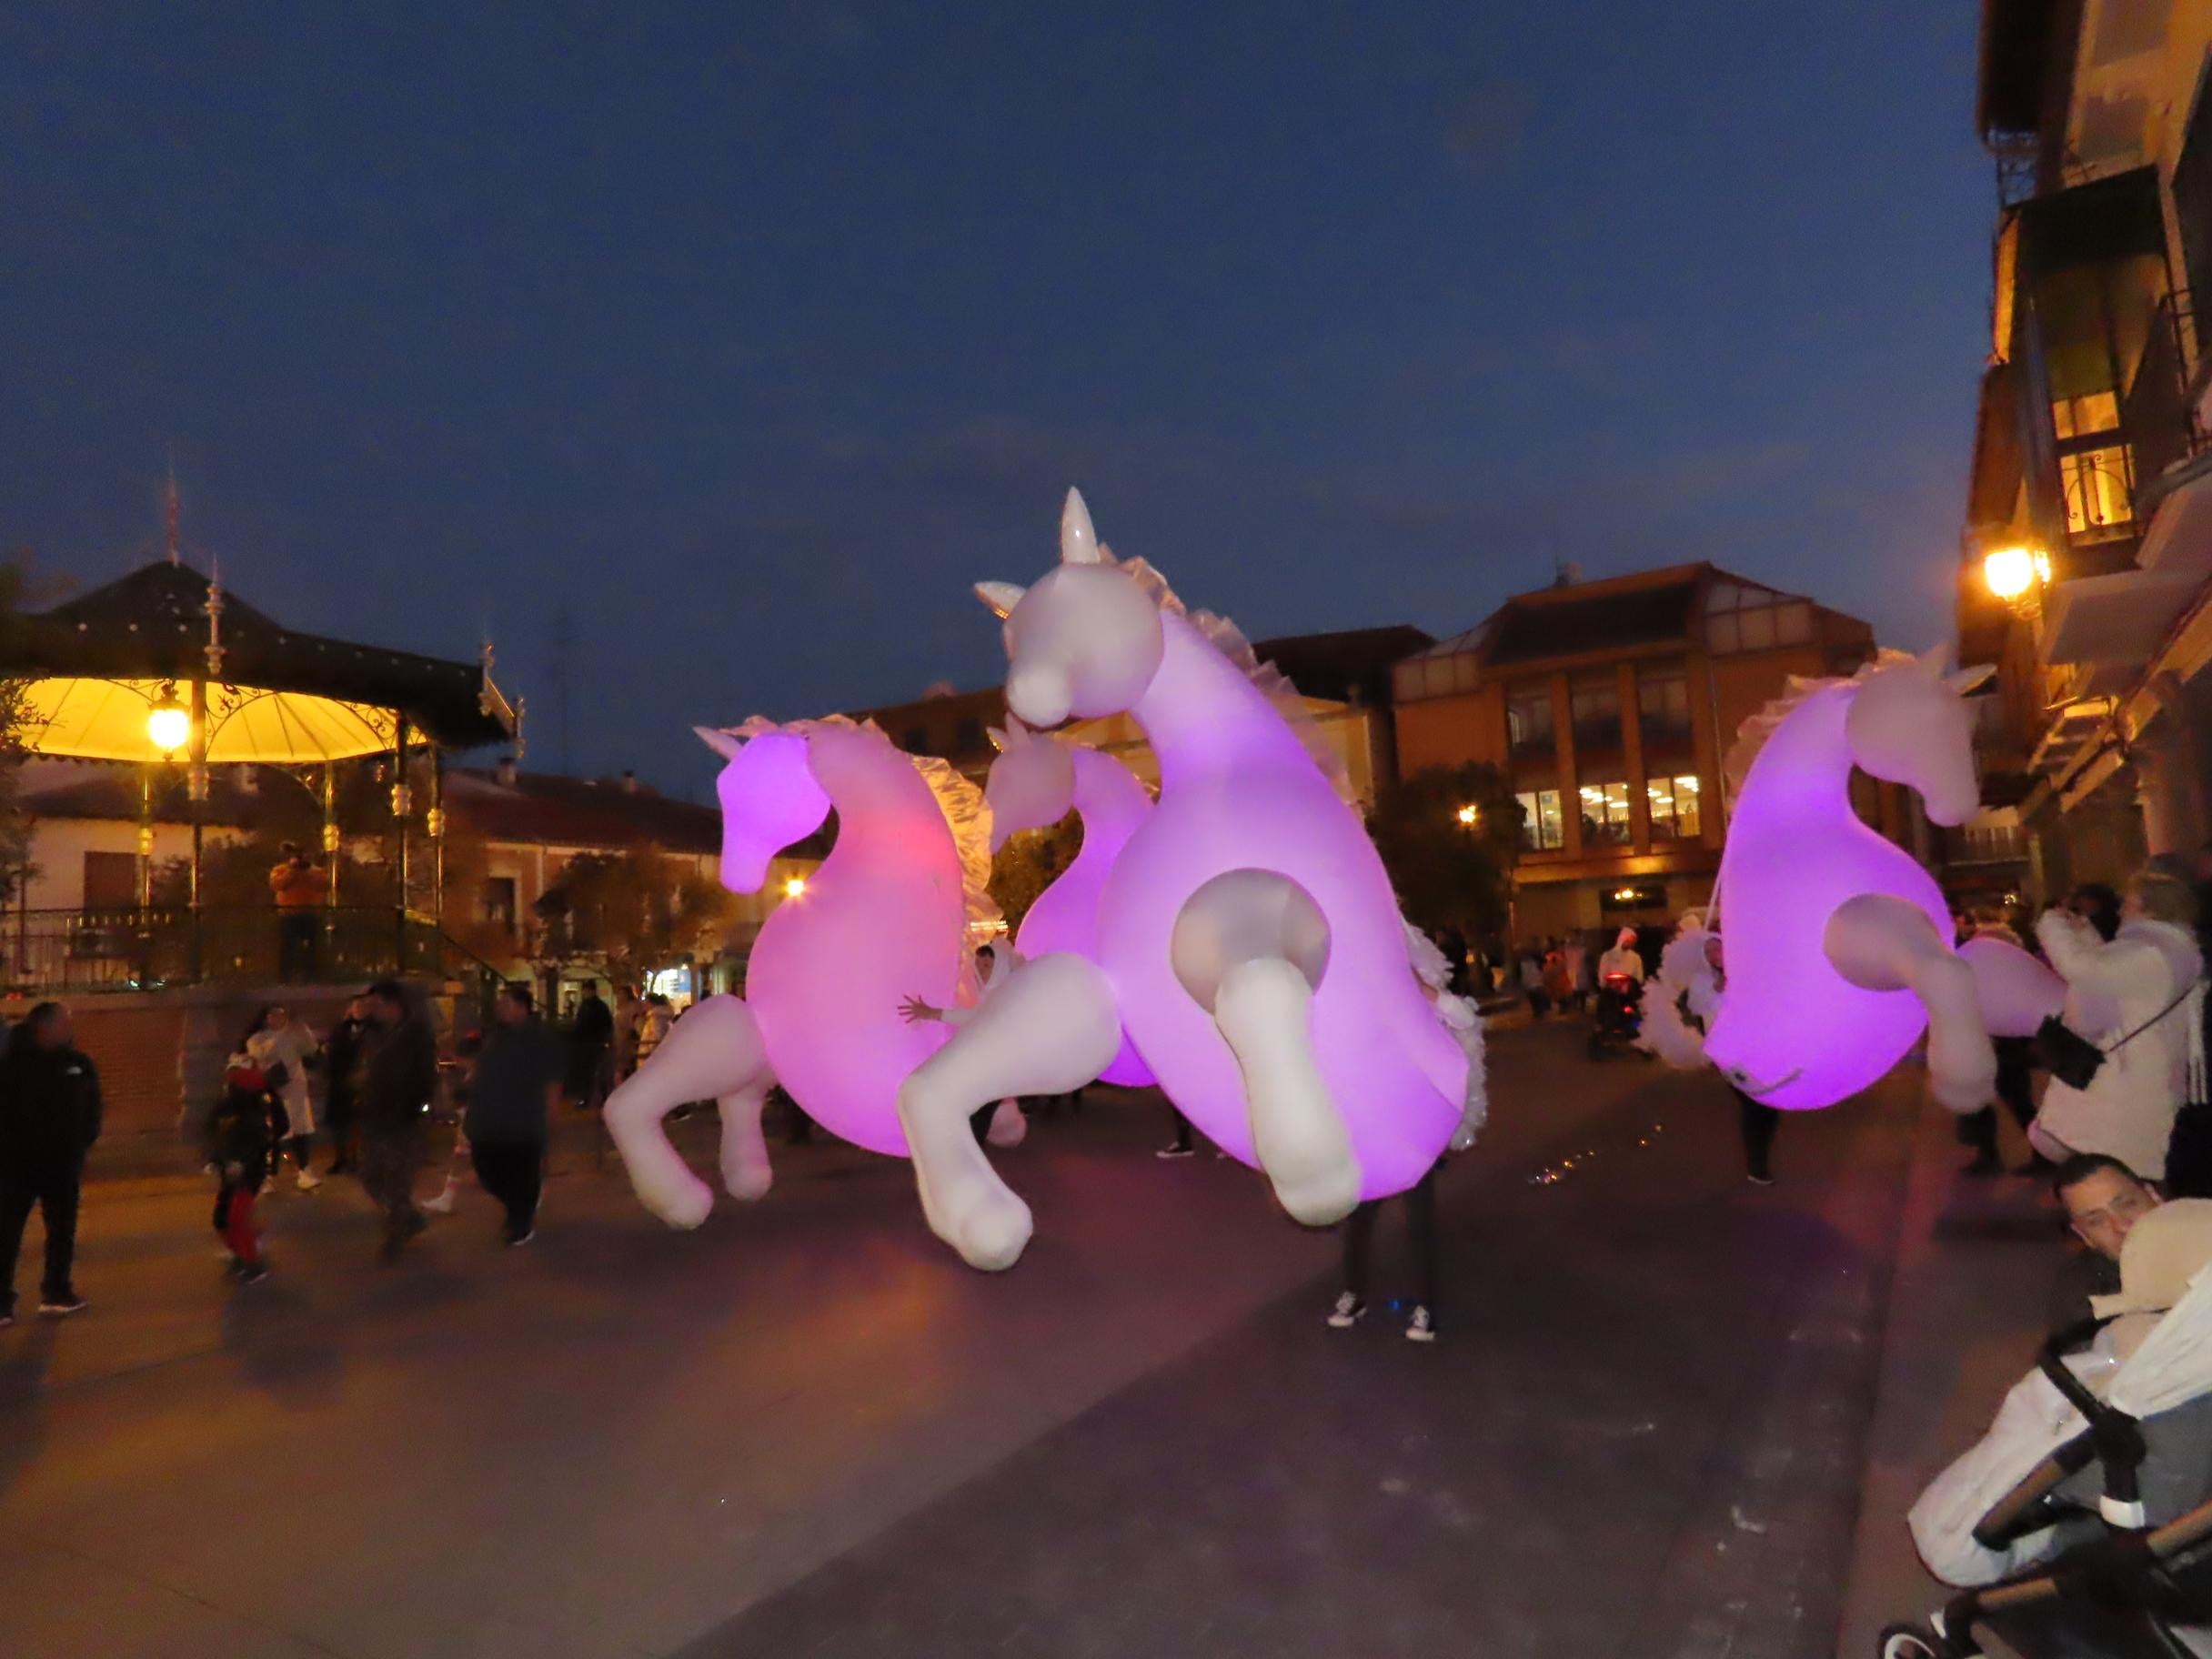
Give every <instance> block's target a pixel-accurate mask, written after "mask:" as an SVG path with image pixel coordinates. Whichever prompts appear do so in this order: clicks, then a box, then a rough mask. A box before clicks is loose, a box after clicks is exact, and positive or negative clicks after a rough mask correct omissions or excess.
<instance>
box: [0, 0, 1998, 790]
mask: <svg viewBox="0 0 2212 1659" xmlns="http://www.w3.org/2000/svg"><path fill="white" fill-rule="evenodd" d="M1975 22H1976V8H1975V7H1974V6H1973V5H1969V4H1967V3H1966V0H1943V3H1941V4H1929V3H1928V0H1869V3H1868V4H1866V5H1859V6H1845V7H1794V6H1781V5H1774V4H1772V3H1771V0H1764V3H1758V4H1754V3H1752V0H1707V3H1705V4H1701V5H1687V6H1678V5H1654V4H1650V3H1649V0H1641V3H1639V0H1580V3H1578V4H1574V5H1551V6H1541V7H1532V6H1525V5H1504V4H1499V3H1495V0H1491V3H1475V4H1468V3H1464V0H1463V3H1462V4H1455V5H1447V4H1429V3H1427V0H1398V3H1397V4H1394V5H1388V6H1376V5H1330V4H1319V3H1316V4H1310V5H1280V4H1275V5H1268V4H1259V3H1257V0H1252V3H1246V0H1238V3H1235V4H1230V3H1226V0H1211V3H1210V4H1208V5H1190V4H1188V0H1182V3H1179V4H1167V3H1154V0H1121V3H1120V4H1116V5H1091V4H1073V3H1071V4H1053V5H1036V4H1034V3H1033V0H1025V3H1023V4H980V3H977V4H960V0H948V3H947V4H944V5H935V6H920V5H892V4H889V3H883V4H873V3H870V0H852V3H850V4H816V5H809V4H804V3H798V0H795V3H793V4H789V5H782V4H778V5H756V4H738V3H735V0H729V3H725V4H719V5H713V4H702V5H669V4H661V5H650V4H648V5H612V4H608V5H581V4H573V5H558V4H552V3H551V0H533V4H531V5H527V6H490V5H454V4H448V5H427V4H425V5H388V6H382V7H375V8H370V7H338V6H297V5H269V6H266V7H259V6H253V5H243V4H210V5H144V6H131V5H99V6H92V5H79V4H75V3H74V0H63V3H60V4H53V5H11V6H9V7H8V8H6V9H5V11H0V549H5V550H15V549H18V548H28V549H29V550H30V552H31V554H32V556H33V558H34V559H35V563H36V565H37V567H38V568H40V570H41V571H43V572H45V573H48V574H52V575H58V576H65V577H66V578H70V579H72V580H74V581H75V582H76V583H77V584H78V585H80V586H91V585H96V584H97V583H99V582H102V581H106V580H107V579H109V578H112V577H115V576H116V575H119V574H121V573H122V572H123V571H124V570H126V569H127V568H130V567H132V566H133V565H135V564H137V563H139V562H142V561H144V560H145V559H146V558H153V557H156V556H157V554H158V551H159V542H160V494H161V488H162V482H161V481H162V477H163V473H164V470H165V468H166V466H167V464H168V462H169V460H170V458H171V457H174V459H175V464H176V470H177V473H178V476H179V478H180V481H181V489H182V493H183V498H184V503H185V535H186V551H187V556H188V557H190V558H192V559H193V560H194V562H196V563H198V564H200V565H201V566H202V567H203V568H205V567H206V564H207V562H208V560H209V559H210V558H220V560H221V567H222V572H223V576H224V578H225V581H226V585H229V586H231V587H234V588H236V590H237V591H238V592H239V594H240V595H241V596H242V597H244V598H247V599H248V600H250V601H252V602H254V603H256V604H257V605H259V606H260V607H261V608H264V609H266V610H268V611H271V612H273V613H274V614H275V615H277V617H278V618H280V619H282V620H285V621H287V622H290V623H293V624H295V625H296V626H298V627H302V628H313V629H317V630H320V631H324V632H329V633H336V634H339V635H343V636H347V637H351V638H362V639H367V640H373V641H376V642H378V643H382V644H388V645H397V646H405V647H408V648H412V649H422V650H431V651H437V652H440V653H446V654H456V655H466V654H468V653H470V652H472V651H473V649H474V648H475V642H476V640H477V639H478V636H479V634H480V633H481V632H482V630H483V629H485V628H489V629H490V630H491V633H492V636H493V638H494V639H495V640H496V641H497V642H498V649H499V667H498V670H497V672H498V678H499V679H500V680H501V682H502V684H503V685H505V686H507V687H508V689H509V691H510V693H513V692H521V693H524V694H527V695H528V699H529V702H530V719H529V726H528V737H529V757H528V764H529V765H532V766H548V767H550V766H555V765H558V763H559V760H560V734H559V730H558V715H557V702H558V697H557V692H556V689H555V676H554V673H553V670H552V664H553V660H554V649H553V640H554V638H555V635H556V631H557V628H558V619H559V618H560V616H561V615H562V613H563V612H564V611H566V613H567V615H568V618H569V628H570V632H571V634H572V637H573V641H574V643H573V646H572V648H571V649H570V652H569V660H570V664H571V666H570V670H569V675H568V681H569V687H570V745H569V747H570V759H571V762H572V765H573V768H574V769H577V770H613V769H618V768H620V767H623V766H635V767H636V768H637V769H638V770H639V772H640V773H641V774H642V775H643V776H645V777H647V778H648V779H651V780H653V781H655V782H657V783H659V784H660V785H661V786H663V787H664V788H667V789H669V790H671V791H672V792H679V793H684V794H689V795H693V796H695V797H697V798H699V799H710V798H711V797H710V794H709V783H710V779H711V776H712V769H713V763H712V759H711V757H709V755H708V754H707V753H706V751H705V750H704V749H700V748H699V746H698V744H697V743H696V741H695V740H694V739H691V738H690V737H689V730H688V729H689V726H690V725H691V724H692V723H693V722H695V721H701V720H705V721H734V720H736V719H739V718H741V717H742V716H744V715H746V714H749V713H752V712H756V711H759V712H764V713H768V714H771V715H776V716H779V717H788V716H793V715H799V714H806V713H816V712H820V711H822V710H824V709H830V708H849V707H854V706H859V705H862V704H866V703H870V702H877V701H889V700H892V699H899V698H901V697H906V696H911V695H915V694H918V693H919V692H920V690H921V689H922V688H923V687H924V686H925V685H927V684H928V683H929V682H930V681H932V680H936V679H950V680H952V681H955V682H957V683H958V684H960V685H961V686H963V687H965V686H970V685H979V684H984V683H989V682H990V680H992V679H996V678H998V676H999V674H1000V671H1001V670H1002V668H1003V659H1001V658H1000V654H999V647H998V634H997V628H996V627H995V626H994V625H993V624H992V623H991V621H990V618H989V616H988V615H987V614H986V613H985V612H984V611H983V610H982V609H981V608H980V606H979V605H978V604H977V603H976V602H975V600H974V599H973V598H970V595H969V592H968V587H969V584H970V582H971V581H973V580H974V579H976V578H981V577H1001V578H1010V579H1013V580H1019V581H1027V580H1030V579H1031V578H1034V577H1035V576H1036V575H1037V574H1039V573H1040V572H1041V570H1042V569H1043V568H1045V566H1046V564H1047V563H1048V562H1049V560H1050V559H1051V558H1052V557H1053V548H1054V528H1055V525H1056V522H1057V515H1058V508H1059V499H1060V495H1061V491H1062V490H1063V489H1064V488H1066V486H1067V485H1068V484H1069V483H1071V482H1073V483H1079V484H1080V485H1081V487H1082V488H1083V490H1084V492H1085V494H1086V496H1087V497H1088V498H1089V499H1090V501H1091V508H1092V511H1093V513H1094V514H1095V515H1096V518H1097V520H1098V524H1099V528H1100V532H1101V535H1102V536H1103V537H1104V538H1106V539H1107V540H1108V541H1109V542H1111V543H1112V544H1113V545H1114V547H1115V548H1117V549H1118V550H1120V551H1121V552H1122V553H1124V554H1136V553H1141V554H1143V555H1144V556H1146V557H1147V558H1150V559H1151V560H1152V562H1154V563H1155V564H1157V565H1159V566H1160V567H1161V568H1162V569H1164V570H1165V571H1166V572H1167V573H1168V575H1169V577H1170V578H1171V579H1172V580H1173V581H1174V582H1175V584H1176V586H1177V588H1179V589H1180V590H1181V592H1182V593H1183V594H1184V595H1185V596H1186V597H1188V598H1191V599H1192V600H1193V601H1194V602H1197V603H1202V604H1204V605H1207V606H1209V607H1211V608H1215V609H1219V610H1222V611H1225V612H1227V613H1228V614H1230V615H1232V616H1234V617H1235V618H1237V619H1238V620H1239V621H1240V622H1242V624H1244V625H1245V627H1246V628H1247V630H1248V631H1249V632H1251V633H1252V634H1253V635H1254V636H1255V637H1258V636H1262V635H1265V634H1270V633H1283V632H1292V631H1302V630H1307V629H1321V628H1341V627H1352V626H1357V625H1362V624H1368V623H1381V622H1394V621H1409V622H1413V623H1417V624H1419V625H1421V626H1423V627H1425V628H1429V629H1430V630H1431V631H1433V632H1437V633H1444V632H1450V631H1453V630H1456V629H1458V628H1463V627H1465V626H1467V625H1469V624H1470V623H1472V622H1473V621H1474V620H1476V619H1477V618H1480V617H1481V616H1482V615H1483V613H1484V612H1485V611H1487V610H1488V609H1489V608H1492V607H1493V605H1494V604H1496V602H1497V601H1498V600H1499V599H1501V598H1503V597H1504V596H1506V595H1507V594H1510V593H1513V592H1515V591H1518V590H1521V589H1523V588H1531V587H1536V586H1541V585H1542V584H1543V583H1544V582H1545V581H1546V580H1548V579H1549V578H1550V576H1551V573H1552V569H1553V564H1554V561H1556V560H1561V559H1572V560H1575V561H1577V562H1579V563H1580V564H1581V566H1582V567H1583V568H1584V571H1585V572H1586V573H1588V574H1590V575H1604V574H1611V573H1614V572H1618V571H1624V570H1630V569H1634V568H1640V567H1644V566H1647V565H1653V564H1662V563H1672V562H1674V561H1678V560H1684V559H1693V558H1711V559H1713V560H1714V561H1715V562H1716V563H1719V564H1722V565H1725V566H1727V567H1729V568H1733V569H1735V570H1738V571H1740V572H1742V573H1744V574H1745V575H1748V576H1753V577H1756V578H1762V579H1765V580H1767V581H1771V582H1774V583H1775V584H1777V585H1779V586H1783V587H1785V588H1795V589H1798V590H1802V591H1806V592H1810V593H1812V594H1813V595H1815V597H1816V598H1821V599H1823V600H1825V601H1826V602H1828V603H1830V604H1834V605H1836V606H1838V607H1841V608H1845V609H1847V610H1852V611H1855V612H1856V613H1857V614H1859V615H1862V616H1865V617H1867V618H1870V619H1871V620H1873V621H1874V622H1875V625H1876V627H1877V628H1878V629H1879V630H1880V632H1881V635H1882V637H1883V638H1884V639H1885V642H1891V643H1895V644H1900V645H1914V646H1918V645H1925V643H1927V642H1928V641H1929V640H1931V639H1933V638H1936V637H1938V636H1939V635H1941V634H1943V633H1946V632H1947V630H1948V627H1949V595H1950V592H1951V571H1952V569H1953V568H1954V563H1955V559H1956V547H1957V536H1958V528H1959V514H1960V504H1961V500H1962V498H1963V493H1964V488H1965V479H1966V460H1967V450H1968V445H1969V442H1970V437H1971V417H1972V406H1973V395H1974V387H1975V379H1976V372H1977V370H1978V368H1979V367H1980V364H1981V361H1982V357H1983V355H1984V351H1985V349H1986V324H1985V321H1984V318H1985V315H1986V288H1987V277H1986V266H1987V236H1988V229H1989V226H1990V222H1991V216H1992V213H1993V192H1992V186H1991V183H1990V168H1989V166H1988V165H1987V163H1986V159H1985V158H1984V156H1982V154H1981V152H1980V150H1979V148H1978V147H1977V146H1976V143H1975V141H1974V137H1973V134H1972V131H1971V127H1972V116H1971V102H1972V91H1973V67H1974V65H1973V58H1974V36H1975Z"/></svg>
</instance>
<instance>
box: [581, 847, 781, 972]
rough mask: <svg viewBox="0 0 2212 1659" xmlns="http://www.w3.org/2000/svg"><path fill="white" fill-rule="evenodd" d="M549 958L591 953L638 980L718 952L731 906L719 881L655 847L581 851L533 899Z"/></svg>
mask: <svg viewBox="0 0 2212 1659" xmlns="http://www.w3.org/2000/svg"><path fill="white" fill-rule="evenodd" d="M736 910H737V907H736V905H735V903H734V902H733V901H732V900H731V899H730V897H729V894H728V893H727V892H725V891H724V890H722V887H721V884H720V883H719V882H718V881H716V880H713V879H712V878H711V877H708V876H702V875H700V874H699V872H698V871H697V870H695V869H694V868H693V867H692V866H691V865H689V863H679V862H678V861H677V860H673V859H671V858H669V856H668V855H667V854H666V853H664V852H662V851H661V850H659V848H657V847H638V848H631V849H628V850H624V851H621V852H587V853H580V854H578V856H577V857H575V858H573V859H570V860H568V863H566V864H564V865H563V866H561V872H560V880H558V881H557V882H555V883H554V884H553V887H552V889H551V890H549V891H548V892H547V893H546V895H545V896H544V897H543V898H541V899H540V900H538V915H539V916H540V918H541V919H542V920H544V921H545V922H546V924H547V943H548V950H547V953H548V955H561V954H567V955H570V956H590V957H594V958H597V959H598V960H601V961H603V962H604V963H605V964H606V968H607V970H608V973H609V974H610V975H611V976H613V977H614V978H617V979H631V980H643V979H644V977H645V975H646V974H647V973H648V972H649V970H652V969H655V968H660V967H665V966H667V965H668V963H669V960H670V959H672V958H674V957H678V956H684V955H690V956H694V957H697V956H701V955H711V954H712V953H713V952H714V951H716V950H719V949H720V948H721V945H722V942H723V940H724V939H725V937H726V936H727V935H728V933H729V925H730V922H731V921H732V920H734V918H735V915H736Z"/></svg>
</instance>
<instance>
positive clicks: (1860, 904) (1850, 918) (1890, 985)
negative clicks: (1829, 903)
mask: <svg viewBox="0 0 2212 1659" xmlns="http://www.w3.org/2000/svg"><path fill="white" fill-rule="evenodd" d="M1824 942H1825V947H1826V950H1827V955H1828V960H1829V961H1830V962H1831V963H1832V964H1833V965H1834V966H1835V971H1836V972H1838V973H1840V974H1842V975H1843V976H1844V978H1845V979H1846V980H1850V981H1851V983H1852V984H1854V985H1856V986H1857V987H1859V988H1860V989H1861V990H1909V991H1911V992H1912V993H1913V995H1915V997H1917V998H1919V999H1920V1001H1921V1004H1922V1006H1924V1007H1925V1008H1926V1010H1928V1087H1929V1089H1930V1090H1931V1091H1933V1092H1934V1094H1935V1098H1936V1099H1937V1100H1938V1101H1942V1102H1943V1103H1944V1104H1945V1105H1946V1106H1947V1107H1949V1108H1950V1109H1951V1110H1952V1111H1956V1112H1968V1111H1978V1110H1979V1109H1980V1108H1982V1107H1984V1106H1986V1105H1987V1104H1988V1103H1989V1097H1990V1095H1991V1093H1992V1092H1993V1091H1995V1090H1996V1082H1997V1057H1996V1049H1995V1048H1994V1047H1992V1046H1991V1044H1990V1041H1989V1031H1988V1028H1987V1027H1986V1026H1985V1025H1984V1024H1983V1023H1982V1009H1981V1002H1980V1000H1979V998H1978V997H1977V996H1976V992H1975V987H1974V970H1973V969H1972V968H1970V967H1968V966H1967V964H1966V961H1965V960H1964V959H1962V958H1961V957H1960V956H1958V955H1957V953H1956V952H1955V951H1954V950H1951V948H1950V947H1949V946H1948V945H1946V943H1945V942H1944V940H1943V936H1942V935H1941V934H1939V933H1937V932H1936V930H1935V923H1934V922H1932V921H1930V920H1928V917H1927V914H1926V912H1925V911H1924V910H1921V908H1920V907H1919V906H1918V905H1916V904H1914V903H1912V902H1911V901H1910V900H1905V899H1899V898H1896V897H1895V896H1894V895H1892V894H1889V893H1861V894H1860V895H1859V896H1858V897H1857V898H1855V899H1848V900H1845V901H1844V902H1843V903H1842V904H1839V905H1837V906H1836V907H1835V911H1834V912H1833V913H1832V914H1831V915H1830V916H1829V918H1828V927H1827V933H1826V936H1825V941H1824Z"/></svg>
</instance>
